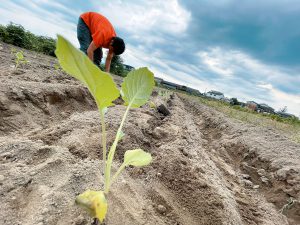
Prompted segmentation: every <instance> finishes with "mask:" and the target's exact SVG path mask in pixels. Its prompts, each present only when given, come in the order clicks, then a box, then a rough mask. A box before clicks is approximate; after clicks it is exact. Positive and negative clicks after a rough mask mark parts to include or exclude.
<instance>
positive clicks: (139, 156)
mask: <svg viewBox="0 0 300 225" xmlns="http://www.w3.org/2000/svg"><path fill="white" fill-rule="evenodd" d="M151 161H152V157H151V154H150V153H147V152H145V151H144V150H142V149H135V150H128V151H126V152H125V155H124V162H123V165H124V166H129V165H130V166H147V165H149V164H150V163H151Z"/></svg>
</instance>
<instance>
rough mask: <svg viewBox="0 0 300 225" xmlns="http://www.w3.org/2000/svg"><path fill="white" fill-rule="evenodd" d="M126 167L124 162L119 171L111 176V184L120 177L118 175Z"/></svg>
mask: <svg viewBox="0 0 300 225" xmlns="http://www.w3.org/2000/svg"><path fill="white" fill-rule="evenodd" d="M124 168H125V165H124V164H122V165H121V166H120V168H119V169H118V171H117V172H116V173H115V174H114V175H113V177H112V178H111V182H110V183H111V184H112V183H113V182H114V181H115V180H116V179H117V178H118V176H119V175H120V173H121V172H122V171H123V170H124Z"/></svg>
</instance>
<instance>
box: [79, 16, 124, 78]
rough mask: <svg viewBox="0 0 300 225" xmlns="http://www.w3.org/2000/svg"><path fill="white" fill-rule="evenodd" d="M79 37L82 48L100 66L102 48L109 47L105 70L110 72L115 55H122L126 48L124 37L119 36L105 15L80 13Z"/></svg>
mask: <svg viewBox="0 0 300 225" xmlns="http://www.w3.org/2000/svg"><path fill="white" fill-rule="evenodd" d="M77 38H78V41H79V44H80V50H81V51H83V52H84V53H85V54H87V55H88V57H89V58H90V59H91V60H92V61H93V62H94V63H95V64H96V65H97V66H100V63H101V59H102V56H103V52H102V48H107V49H108V53H107V57H106V61H105V71H106V72H109V70H110V63H111V60H112V57H113V56H114V55H120V54H122V53H123V52H124V50H125V43H124V41H123V39H122V38H119V37H117V35H116V32H115V29H114V27H113V26H112V24H111V23H110V22H109V21H108V19H107V18H105V17H104V16H103V15H101V14H99V13H95V12H86V13H83V14H82V15H80V18H79V21H78V25H77Z"/></svg>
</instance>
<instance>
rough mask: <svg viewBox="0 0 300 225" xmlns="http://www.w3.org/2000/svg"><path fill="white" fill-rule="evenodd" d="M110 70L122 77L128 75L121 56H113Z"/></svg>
mask: <svg viewBox="0 0 300 225" xmlns="http://www.w3.org/2000/svg"><path fill="white" fill-rule="evenodd" d="M110 72H111V73H113V74H116V75H119V76H122V77H125V76H126V75H127V74H126V73H125V70H124V66H123V59H122V58H121V56H119V55H114V56H113V58H112V60H111V64H110Z"/></svg>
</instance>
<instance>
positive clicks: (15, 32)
mask: <svg viewBox="0 0 300 225" xmlns="http://www.w3.org/2000/svg"><path fill="white" fill-rule="evenodd" d="M6 32H7V37H6V38H5V39H4V40H3V41H5V42H6V43H8V44H13V45H16V46H19V47H21V48H24V47H25V43H26V40H25V39H26V36H25V29H24V27H23V26H21V25H18V24H14V23H12V22H10V23H9V24H8V25H7V26H6Z"/></svg>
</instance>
